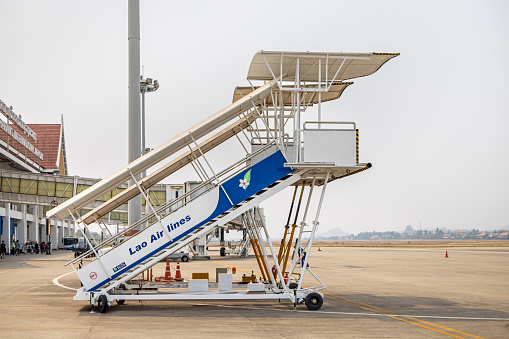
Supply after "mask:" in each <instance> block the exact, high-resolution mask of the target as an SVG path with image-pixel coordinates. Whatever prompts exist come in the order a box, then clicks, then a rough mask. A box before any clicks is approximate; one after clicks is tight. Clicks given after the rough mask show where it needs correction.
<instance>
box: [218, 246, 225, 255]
mask: <svg viewBox="0 0 509 339" xmlns="http://www.w3.org/2000/svg"><path fill="white" fill-rule="evenodd" d="M219 254H220V255H221V256H222V257H225V256H226V248H224V247H221V248H220V249H219Z"/></svg>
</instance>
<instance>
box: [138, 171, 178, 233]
mask: <svg viewBox="0 0 509 339" xmlns="http://www.w3.org/2000/svg"><path fill="white" fill-rule="evenodd" d="M129 174H131V178H133V181H134V183H135V184H136V186H138V189H139V190H140V193H141V195H142V196H143V197H144V198H145V204H148V206H149V207H150V209H151V210H152V213H153V214H154V216H155V217H156V218H157V221H158V222H159V224H160V225H161V228H162V229H163V231H164V234H166V236H167V237H168V239H170V241H173V238H172V237H171V235H170V232H169V231H168V230H167V229H166V227H164V225H163V222H162V221H161V219H160V218H159V214H157V212H156V210H155V209H154V207H153V206H152V204H151V203H150V202H149V199H148V197H147V196H146V195H145V192H143V189H142V187H141V186H140V184H139V183H138V181H137V180H136V178H135V177H134V175H133V174H132V172H131V171H129Z"/></svg>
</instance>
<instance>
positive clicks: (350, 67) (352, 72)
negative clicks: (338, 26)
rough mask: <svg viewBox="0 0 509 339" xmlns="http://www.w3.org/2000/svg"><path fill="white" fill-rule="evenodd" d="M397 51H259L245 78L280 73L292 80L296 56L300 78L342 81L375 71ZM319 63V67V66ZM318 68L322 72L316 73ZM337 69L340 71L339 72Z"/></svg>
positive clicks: (270, 75) (272, 75) (265, 77)
mask: <svg viewBox="0 0 509 339" xmlns="http://www.w3.org/2000/svg"><path fill="white" fill-rule="evenodd" d="M398 55H399V53H327V52H324V53H315V52H269V51H259V52H258V53H256V54H255V56H254V57H253V60H252V61H251V65H250V66H249V71H248V74H247V79H248V80H273V79H275V78H276V77H279V76H280V75H281V74H283V81H295V74H296V68H297V59H299V73H300V75H299V78H300V80H301V81H312V82H318V78H319V77H318V76H319V73H321V77H322V80H321V81H322V82H324V81H325V79H326V78H327V80H328V81H343V80H348V79H353V78H359V77H363V76H366V75H370V74H373V73H375V72H376V71H377V70H378V69H379V68H380V67H382V65H383V64H385V63H386V62H387V61H389V60H390V59H392V58H394V57H397V56H398ZM320 63H321V67H320ZM319 68H321V72H319ZM338 69H339V72H338Z"/></svg>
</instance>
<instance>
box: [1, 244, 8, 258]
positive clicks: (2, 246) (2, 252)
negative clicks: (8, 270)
mask: <svg viewBox="0 0 509 339" xmlns="http://www.w3.org/2000/svg"><path fill="white" fill-rule="evenodd" d="M5 253H7V246H6V245H5V242H4V241H3V240H2V243H1V244H0V259H3V258H5Z"/></svg>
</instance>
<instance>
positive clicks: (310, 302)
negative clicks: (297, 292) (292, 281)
mask: <svg viewBox="0 0 509 339" xmlns="http://www.w3.org/2000/svg"><path fill="white" fill-rule="evenodd" d="M304 301H305V302H306V306H307V307H308V308H309V309H310V310H312V311H316V310H319V309H320V307H322V305H323V298H322V296H321V295H320V294H318V293H316V292H311V293H309V294H308V295H307V296H306V299H305V300H304Z"/></svg>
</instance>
